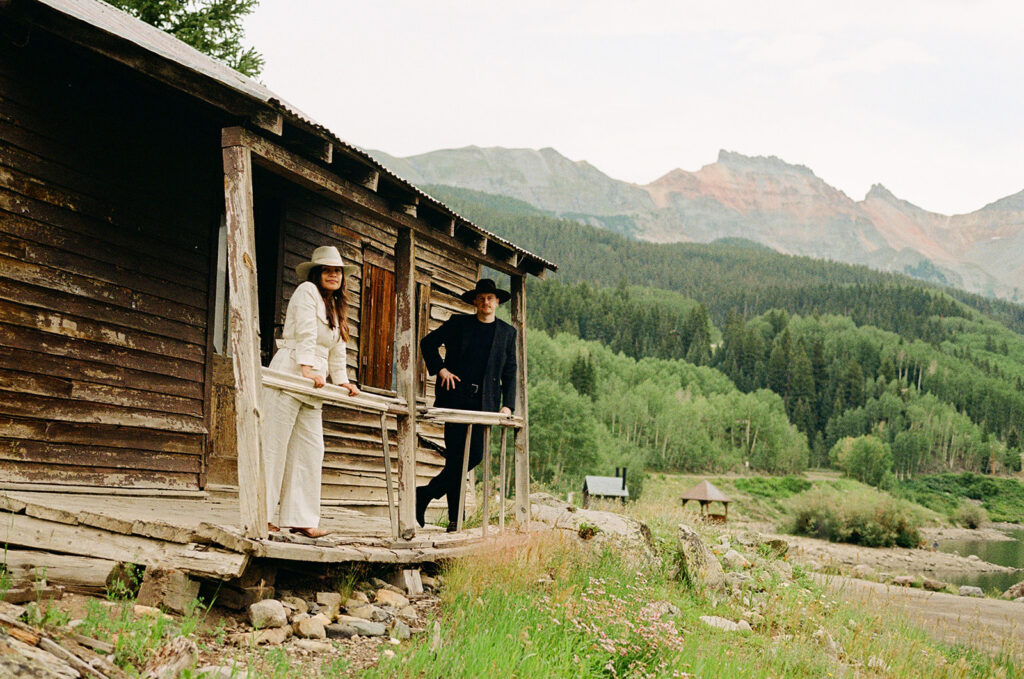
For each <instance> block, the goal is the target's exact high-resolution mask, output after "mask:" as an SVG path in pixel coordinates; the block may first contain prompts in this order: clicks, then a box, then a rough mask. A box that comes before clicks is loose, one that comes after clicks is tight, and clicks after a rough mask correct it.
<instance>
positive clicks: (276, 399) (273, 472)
mask: <svg viewBox="0 0 1024 679" xmlns="http://www.w3.org/2000/svg"><path fill="white" fill-rule="evenodd" d="M356 268H357V267H355V266H352V265H349V264H345V263H344V262H343V261H342V259H341V254H340V253H339V252H338V249H337V248H336V247H334V246H333V245H324V246H321V247H318V248H317V249H316V250H314V251H313V256H312V258H311V259H310V261H308V262H303V263H302V264H299V265H298V266H297V267H295V272H296V273H297V274H298V277H299V280H303V281H305V282H303V283H301V284H300V285H299V286H298V287H297V288H295V292H294V293H293V294H292V298H291V300H289V301H288V311H287V312H286V313H285V317H284V332H283V334H282V338H281V339H280V340H278V341H277V346H278V350H277V353H275V354H274V358H273V360H271V361H270V367H271V368H272V369H273V370H279V371H281V372H288V373H295V374H298V375H302V376H303V377H305V378H306V379H308V380H312V382H313V386H314V387H316V388H320V387H322V386H324V384H326V375H327V373H328V372H330V375H331V379H332V380H333V382H334V383H335V384H337V385H339V386H342V387H344V388H346V389H348V392H349V394H350V395H352V396H357V395H358V394H359V389H358V388H357V387H356V385H354V384H352V383H351V382H349V381H348V369H347V367H346V365H345V360H346V355H345V343H346V342H347V341H348V337H349V331H348V295H347V294H346V292H345V276H351V275H352V274H353V273H354V272H355V271H356ZM322 403H323V402H322V400H321V399H318V398H316V397H315V396H304V395H299V394H294V393H288V392H285V391H282V390H279V389H270V388H264V390H263V418H264V419H263V457H264V468H265V473H266V479H267V520H268V521H269V522H270V523H269V524H268V528H269V529H270V530H271V531H277V530H280V529H279V528H278V527H277V526H275V525H274V522H273V518H274V514H275V511H276V510H277V505H278V501H280V504H281V509H280V519H279V525H281V526H284V527H286V528H290V529H291V532H293V533H299V534H301V535H305V536H306V537H310V538H318V537H323V536H324V535H327V534H328V531H325V530H321V529H320V528H318V525H319V523H320V472H321V467H322V465H323V459H324V434H323V420H322V419H321V415H320V409H321V405H322Z"/></svg>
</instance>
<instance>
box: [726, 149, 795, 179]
mask: <svg viewBox="0 0 1024 679" xmlns="http://www.w3.org/2000/svg"><path fill="white" fill-rule="evenodd" d="M718 164H719V165H724V166H726V167H728V168H730V169H738V170H743V171H747V172H751V171H753V172H763V173H768V174H776V173H787V174H788V173H793V172H795V173H797V174H802V175H806V176H808V177H815V174H814V172H812V171H811V169H810V168H809V167H807V166H806V165H794V164H792V163H787V162H786V161H784V160H782V159H781V158H779V157H777V156H745V155H743V154H742V153H736V152H735V151H726V150H725V149H722V150H720V151H719V152H718Z"/></svg>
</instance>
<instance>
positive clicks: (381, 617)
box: [339, 604, 390, 622]
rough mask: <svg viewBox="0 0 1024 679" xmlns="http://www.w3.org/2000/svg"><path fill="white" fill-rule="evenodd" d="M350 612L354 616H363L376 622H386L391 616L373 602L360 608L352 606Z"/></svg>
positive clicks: (364, 618)
mask: <svg viewBox="0 0 1024 679" xmlns="http://www.w3.org/2000/svg"><path fill="white" fill-rule="evenodd" d="M348 614H349V615H350V616H352V617H353V618H362V619H363V620H372V621H374V622H384V621H385V620H387V619H388V618H389V617H390V616H388V614H387V613H385V612H384V611H383V610H381V609H380V608H378V607H377V606H374V605H373V604H366V605H364V606H360V607H358V608H350V609H349V611H348ZM339 619H340V616H339Z"/></svg>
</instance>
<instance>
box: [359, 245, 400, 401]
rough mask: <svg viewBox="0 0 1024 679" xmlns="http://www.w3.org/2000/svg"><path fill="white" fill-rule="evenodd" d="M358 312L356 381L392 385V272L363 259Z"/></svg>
mask: <svg viewBox="0 0 1024 679" xmlns="http://www.w3.org/2000/svg"><path fill="white" fill-rule="evenodd" d="M361 302H362V304H361V306H362V313H361V320H360V323H359V338H360V348H359V381H360V383H361V384H362V385H363V386H368V387H376V388H377V389H392V387H393V385H392V381H391V380H392V376H393V375H394V353H395V274H394V272H393V271H389V270H387V269H385V268H384V267H382V266H378V265H376V264H373V263H371V262H369V261H365V260H364V262H363V296H362V300H361Z"/></svg>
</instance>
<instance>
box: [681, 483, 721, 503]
mask: <svg viewBox="0 0 1024 679" xmlns="http://www.w3.org/2000/svg"><path fill="white" fill-rule="evenodd" d="M680 497H681V498H682V499H683V500H697V501H699V502H732V500H730V499H729V497H728V496H727V495H726V494H725V493H723V492H722V491H720V490H718V489H717V488H715V486H714V485H712V484H711V483H710V482H708V481H701V482H700V483H698V484H697V485H696V486H694V487H693V488H690V489H689V490H687V491H685V492H684V493H683V494H682V495H681V496H680Z"/></svg>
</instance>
